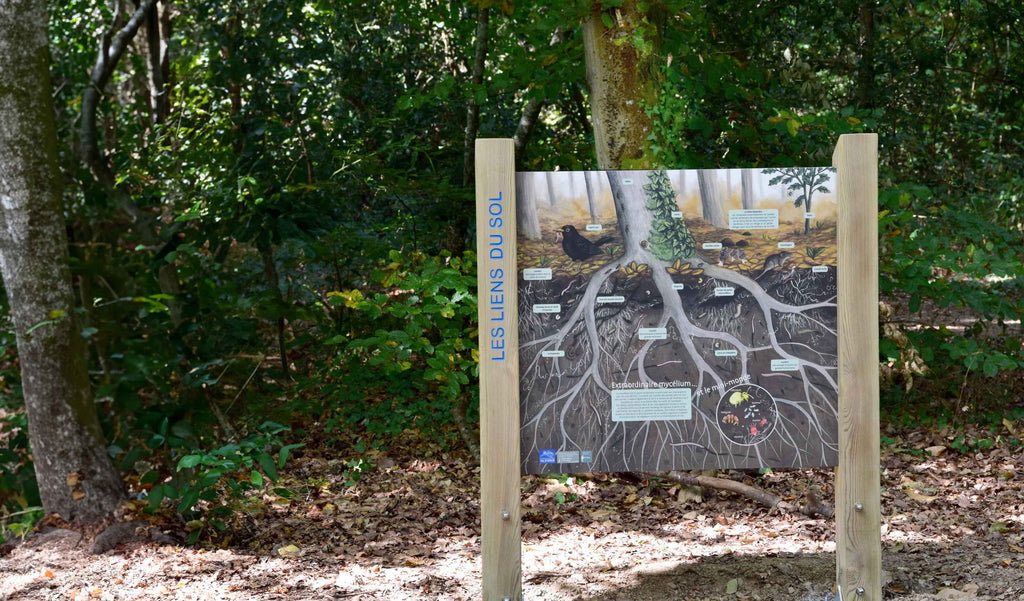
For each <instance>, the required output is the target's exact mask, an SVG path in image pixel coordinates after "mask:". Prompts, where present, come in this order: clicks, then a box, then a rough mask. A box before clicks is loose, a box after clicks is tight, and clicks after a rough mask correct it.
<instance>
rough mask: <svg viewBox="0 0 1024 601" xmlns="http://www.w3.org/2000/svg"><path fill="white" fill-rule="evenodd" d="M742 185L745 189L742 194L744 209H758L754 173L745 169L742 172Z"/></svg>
mask: <svg viewBox="0 0 1024 601" xmlns="http://www.w3.org/2000/svg"><path fill="white" fill-rule="evenodd" d="M740 185H741V186H742V187H743V189H742V191H741V192H740V196H741V198H742V203H743V208H744V209H745V210H750V209H756V208H757V207H756V206H754V172H753V171H752V170H750V169H744V170H742V171H741V172H740Z"/></svg>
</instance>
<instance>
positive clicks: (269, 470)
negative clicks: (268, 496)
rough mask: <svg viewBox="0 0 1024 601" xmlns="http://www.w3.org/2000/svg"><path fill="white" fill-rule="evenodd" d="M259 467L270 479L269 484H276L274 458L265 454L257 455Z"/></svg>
mask: <svg viewBox="0 0 1024 601" xmlns="http://www.w3.org/2000/svg"><path fill="white" fill-rule="evenodd" d="M259 462H260V467H262V468H263V471H264V472H265V473H266V474H267V477H268V478H270V481H271V482H277V466H276V465H274V458H273V457H271V456H270V455H268V454H266V453H260V454H259Z"/></svg>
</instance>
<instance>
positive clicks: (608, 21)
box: [601, 13, 615, 29]
mask: <svg viewBox="0 0 1024 601" xmlns="http://www.w3.org/2000/svg"><path fill="white" fill-rule="evenodd" d="M601 22H602V23H604V26H605V27H607V28H608V29H611V28H612V27H615V22H614V21H612V17H611V15H609V14H608V13H601Z"/></svg>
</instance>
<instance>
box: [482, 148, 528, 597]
mask: <svg viewBox="0 0 1024 601" xmlns="http://www.w3.org/2000/svg"><path fill="white" fill-rule="evenodd" d="M476 240H477V242H476V248H477V262H478V263H477V279H478V286H477V299H478V306H479V309H478V311H479V317H480V521H481V540H480V546H481V550H482V553H481V554H482V556H483V598H484V601H506V600H507V601H520V600H521V599H522V588H523V583H522V575H521V573H522V572H521V571H522V564H521V562H522V532H521V529H520V517H519V508H520V486H519V469H520V468H519V314H518V307H519V304H518V302H517V300H516V299H517V281H518V280H517V273H516V183H515V146H514V145H513V142H512V140H511V139H495V140H477V141H476Z"/></svg>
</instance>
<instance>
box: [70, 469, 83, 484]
mask: <svg viewBox="0 0 1024 601" xmlns="http://www.w3.org/2000/svg"><path fill="white" fill-rule="evenodd" d="M81 481H82V477H81V476H80V475H79V474H78V472H71V473H70V474H68V477H67V482H68V486H71V487H75V486H78V483H79V482H81Z"/></svg>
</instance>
